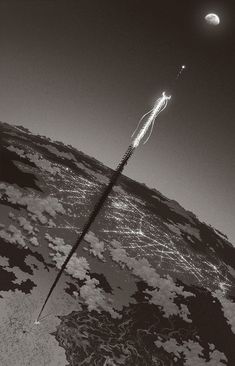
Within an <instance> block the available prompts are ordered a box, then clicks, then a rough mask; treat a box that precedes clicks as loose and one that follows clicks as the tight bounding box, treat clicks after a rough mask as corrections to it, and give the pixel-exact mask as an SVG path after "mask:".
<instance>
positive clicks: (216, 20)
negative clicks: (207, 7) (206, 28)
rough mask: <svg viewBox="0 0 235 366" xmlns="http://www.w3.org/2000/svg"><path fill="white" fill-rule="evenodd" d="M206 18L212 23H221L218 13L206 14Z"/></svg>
mask: <svg viewBox="0 0 235 366" xmlns="http://www.w3.org/2000/svg"><path fill="white" fill-rule="evenodd" d="M205 20H206V22H207V23H208V24H210V25H215V26H216V25H219V24H220V18H219V17H218V15H217V14H214V13H210V14H207V15H206V16H205Z"/></svg>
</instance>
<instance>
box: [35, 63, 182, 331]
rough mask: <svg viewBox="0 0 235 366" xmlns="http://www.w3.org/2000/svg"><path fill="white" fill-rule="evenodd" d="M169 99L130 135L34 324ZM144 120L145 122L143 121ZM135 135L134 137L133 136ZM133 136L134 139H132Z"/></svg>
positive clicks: (156, 106)
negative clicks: (122, 154)
mask: <svg viewBox="0 0 235 366" xmlns="http://www.w3.org/2000/svg"><path fill="white" fill-rule="evenodd" d="M184 68H185V66H182V67H181V70H180V71H179V72H178V74H177V77H176V80H177V79H178V77H179V75H180V74H181V72H182V70H183V69H184ZM170 99H171V96H167V95H166V94H165V92H163V93H162V96H161V97H160V98H158V99H157V100H156V102H155V104H154V107H153V109H151V110H150V111H149V112H147V113H146V114H145V115H144V116H143V117H142V118H141V120H140V122H139V124H138V126H137V128H136V130H135V131H134V133H133V134H132V136H133V140H132V142H131V144H130V145H129V147H128V149H127V151H126V153H125V154H124V156H123V158H122V160H121V162H120V163H119V165H118V166H117V168H116V170H115V171H114V172H113V174H112V176H111V178H110V182H109V184H108V186H107V187H106V188H105V190H104V192H103V193H102V195H101V197H100V198H99V200H98V201H97V203H96V204H95V206H94V208H93V210H92V212H91V214H90V216H89V217H88V219H87V222H86V223H85V225H84V227H83V229H82V232H81V234H80V236H79V237H78V238H77V241H76V242H75V244H74V246H73V247H72V249H71V251H70V252H69V254H68V256H67V257H66V259H65V261H64V263H63V264H62V266H61V269H60V271H59V272H58V274H57V276H56V278H55V280H54V282H53V284H52V286H51V288H50V290H49V292H48V295H47V297H46V299H45V301H44V303H43V305H42V308H41V310H40V312H39V315H38V317H37V320H36V321H35V324H39V319H40V316H41V314H42V312H43V310H44V308H45V306H46V304H47V302H48V300H49V298H50V296H51V294H52V292H53V290H54V288H55V286H56V284H57V283H58V281H59V279H60V277H61V275H62V273H63V272H64V270H65V269H66V266H67V264H68V262H69V260H70V259H71V257H72V255H73V254H74V253H75V251H76V250H77V248H78V246H79V244H80V243H81V242H82V240H83V239H84V237H85V235H86V234H87V233H88V231H89V229H90V226H91V224H92V223H93V221H94V220H95V218H96V216H97V215H98V213H99V212H100V210H101V208H102V207H103V205H104V203H105V201H106V199H107V198H108V196H109V194H110V192H111V190H112V188H113V186H114V185H115V184H116V182H117V180H118V178H119V176H120V175H121V173H122V171H123V169H124V167H125V165H126V164H127V162H128V160H129V159H130V157H131V156H132V154H133V152H134V150H135V149H136V148H137V147H138V146H139V144H140V142H141V141H142V140H143V138H144V136H145V135H146V133H147V132H148V131H149V129H150V133H149V136H148V137H147V139H146V140H145V141H144V143H146V142H147V141H148V139H149V137H150V135H151V133H152V130H153V126H154V122H155V119H156V118H157V116H158V115H159V114H160V113H161V112H162V111H163V110H164V109H165V108H166V106H167V103H168V101H169V100H170ZM145 119H146V120H145ZM141 123H143V126H142V127H141V128H140V129H139V126H140V124H141ZM135 135H136V136H135ZM134 136H135V137H134Z"/></svg>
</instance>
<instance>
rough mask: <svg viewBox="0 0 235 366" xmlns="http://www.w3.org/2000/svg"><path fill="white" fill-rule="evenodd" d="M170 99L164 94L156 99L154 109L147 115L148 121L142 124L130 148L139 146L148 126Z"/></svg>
mask: <svg viewBox="0 0 235 366" xmlns="http://www.w3.org/2000/svg"><path fill="white" fill-rule="evenodd" d="M170 99H171V96H167V95H166V94H165V92H163V93H162V96H161V98H159V99H157V101H156V104H155V106H154V108H153V109H152V112H151V114H150V115H149V117H148V119H147V120H146V122H145V123H144V125H143V127H142V128H141V129H140V131H139V132H138V133H137V136H136V137H135V138H134V140H133V141H132V146H133V147H134V148H136V147H138V146H139V144H140V142H141V140H142V139H143V137H144V136H145V135H146V133H147V131H148V130H149V128H150V126H151V125H152V124H153V123H154V121H155V119H156V118H157V116H158V115H159V114H160V113H161V112H162V111H163V110H164V109H165V108H166V106H167V103H168V100H170ZM146 115H147V114H146ZM148 138H149V137H148Z"/></svg>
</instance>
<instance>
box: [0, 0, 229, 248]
mask: <svg viewBox="0 0 235 366" xmlns="http://www.w3.org/2000/svg"><path fill="white" fill-rule="evenodd" d="M233 3H234V1H205V0H204V1H200V0H194V1H191V0H175V1H173V0H171V1H158V0H155V1H152V0H141V1H138V0H135V1H134V0H132V1H131V0H115V1H114V0H106V1H104V0H99V1H98V0H97V1H91V0H76V1H69V0H66V1H59V0H56V1H52V0H48V1H37V0H30V1H24V0H16V1H11V0H6V1H3V0H0V120H2V121H4V122H7V123H11V124H20V125H23V126H25V127H27V128H29V129H30V130H32V131H33V132H36V133H40V134H42V135H46V136H49V137H52V138H54V139H56V140H60V141H63V142H65V143H68V144H71V145H73V146H74V147H76V148H78V149H79V150H81V151H84V152H85V153H87V154H88V155H91V156H93V157H95V158H97V159H99V160H100V161H102V162H103V163H105V164H106V165H108V166H109V167H111V168H115V167H116V164H117V163H118V162H119V160H120V158H121V157H122V155H123V153H124V151H125V150H126V148H127V146H128V145H129V143H130V136H131V134H132V132H133V130H134V129H135V127H136V124H137V123H138V120H139V119H140V117H141V115H143V114H144V113H145V112H146V111H148V110H149V109H151V106H152V105H153V102H154V100H155V99H156V98H158V97H159V96H160V95H161V93H162V91H163V90H166V91H168V92H173V95H172V100H171V101H170V103H169V105H168V107H167V109H166V110H165V111H164V112H163V113H162V114H161V115H160V116H159V118H158V120H157V123H156V125H155V128H154V131H153V134H152V136H151V138H150V140H149V141H148V143H147V144H146V145H144V146H140V148H138V150H137V151H136V152H135V155H134V157H133V158H132V160H131V161H130V162H129V165H128V166H127V168H126V170H125V174H126V175H127V176H129V177H131V178H134V179H135V180H138V181H139V182H143V183H146V184H147V185H148V186H150V187H152V188H156V189H157V190H159V191H160V192H161V193H163V194H164V195H166V196H167V197H169V198H173V199H175V200H177V201H178V202H179V203H180V204H182V205H183V206H184V207H185V208H186V209H190V210H191V211H193V212H194V213H195V214H196V215H197V216H198V217H199V218H200V219H201V220H202V221H205V222H207V223H208V224H211V225H212V226H214V227H216V228H218V229H219V230H221V231H222V232H224V233H225V234H227V235H228V237H229V238H230V240H231V241H232V242H234V243H235V225H234V216H235V198H234V197H235V183H234V182H235V144H234V137H235V121H234V115H235V103H234V97H235V83H234V81H235V80H234V70H235V62H234V61H235V42H234V40H235V38H234V23H235V19H234V18H235V4H233ZM208 12H215V13H217V14H218V15H219V16H220V20H221V23H220V25H219V26H217V27H213V26H209V25H207V24H206V23H205V21H204V16H205V15H206V14H207V13H208ZM182 64H185V65H186V66H187V71H186V72H185V74H184V76H183V77H182V79H181V80H180V82H179V83H178V85H177V87H176V88H174V91H173V90H172V83H173V81H174V79H175V77H176V73H177V71H178V69H179V68H180V66H181V65H182Z"/></svg>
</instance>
